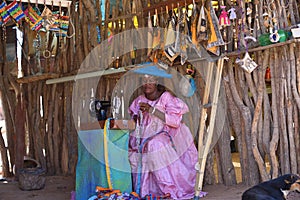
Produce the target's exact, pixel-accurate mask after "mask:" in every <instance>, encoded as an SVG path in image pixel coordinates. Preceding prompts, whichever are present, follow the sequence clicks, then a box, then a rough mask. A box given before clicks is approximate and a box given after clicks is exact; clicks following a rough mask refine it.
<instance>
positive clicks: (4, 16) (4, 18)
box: [0, 1, 10, 24]
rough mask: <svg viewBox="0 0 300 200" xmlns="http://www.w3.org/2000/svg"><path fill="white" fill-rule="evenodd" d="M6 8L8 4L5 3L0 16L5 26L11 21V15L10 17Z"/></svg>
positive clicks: (0, 9)
mask: <svg viewBox="0 0 300 200" xmlns="http://www.w3.org/2000/svg"><path fill="white" fill-rule="evenodd" d="M6 6H7V4H6V2H5V1H3V2H2V3H1V4H0V16H1V18H2V23H3V24H5V23H7V22H8V21H9V19H10V15H9V13H8V12H7V10H6Z"/></svg>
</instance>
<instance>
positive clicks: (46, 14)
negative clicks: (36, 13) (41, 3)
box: [41, 6, 57, 30]
mask: <svg viewBox="0 0 300 200" xmlns="http://www.w3.org/2000/svg"><path fill="white" fill-rule="evenodd" d="M41 16H42V17H43V19H44V21H43V27H44V28H45V29H46V30H50V28H51V26H52V25H53V24H54V22H55V20H56V19H57V15H54V14H53V13H52V11H51V10H50V9H49V8H48V7H47V6H45V7H44V10H43V12H42V14H41Z"/></svg>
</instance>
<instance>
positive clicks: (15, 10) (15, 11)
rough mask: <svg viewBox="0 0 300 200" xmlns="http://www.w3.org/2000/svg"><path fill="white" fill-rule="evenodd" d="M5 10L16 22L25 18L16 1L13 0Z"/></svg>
mask: <svg viewBox="0 0 300 200" xmlns="http://www.w3.org/2000/svg"><path fill="white" fill-rule="evenodd" d="M6 10H7V12H8V13H9V14H10V16H11V17H12V18H14V19H15V20H16V22H19V21H20V20H21V19H23V18H25V14H24V13H23V11H22V9H21V7H20V6H19V4H18V3H17V1H14V2H12V3H10V4H9V5H8V6H6Z"/></svg>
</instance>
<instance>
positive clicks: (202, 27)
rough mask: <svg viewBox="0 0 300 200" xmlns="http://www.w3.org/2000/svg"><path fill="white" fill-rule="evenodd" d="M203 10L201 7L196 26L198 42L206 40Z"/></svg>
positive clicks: (205, 23)
mask: <svg viewBox="0 0 300 200" xmlns="http://www.w3.org/2000/svg"><path fill="white" fill-rule="evenodd" d="M204 9H205V8H204V6H201V9H200V13H199V19H198V24H197V31H198V32H197V38H198V40H199V41H201V40H207V20H206V16H205V11H204Z"/></svg>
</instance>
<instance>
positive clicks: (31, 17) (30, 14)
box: [24, 5, 44, 31]
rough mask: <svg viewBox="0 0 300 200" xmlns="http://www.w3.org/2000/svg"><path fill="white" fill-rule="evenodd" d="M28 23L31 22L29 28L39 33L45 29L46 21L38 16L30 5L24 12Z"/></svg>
mask: <svg viewBox="0 0 300 200" xmlns="http://www.w3.org/2000/svg"><path fill="white" fill-rule="evenodd" d="M24 13H25V15H26V16H27V17H26V21H27V22H29V26H30V28H31V30H33V31H39V30H40V29H41V28H42V27H43V21H44V19H43V18H42V17H41V16H39V15H38V13H37V12H36V11H35V10H34V9H33V8H32V7H31V6H30V5H29V6H28V8H27V9H26V10H25V11H24Z"/></svg>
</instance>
